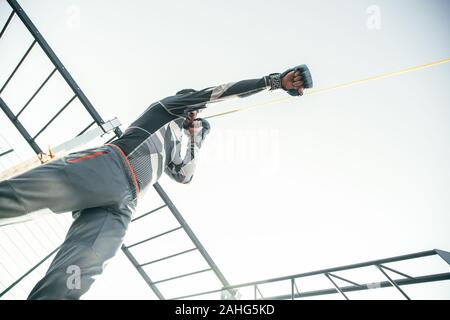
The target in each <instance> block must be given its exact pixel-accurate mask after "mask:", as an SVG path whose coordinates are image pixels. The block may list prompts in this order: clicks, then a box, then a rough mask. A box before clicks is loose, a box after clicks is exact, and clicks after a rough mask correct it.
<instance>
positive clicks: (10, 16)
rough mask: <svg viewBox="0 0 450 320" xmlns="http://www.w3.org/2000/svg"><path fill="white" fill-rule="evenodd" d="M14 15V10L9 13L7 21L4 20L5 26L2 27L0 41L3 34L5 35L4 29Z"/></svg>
mask: <svg viewBox="0 0 450 320" xmlns="http://www.w3.org/2000/svg"><path fill="white" fill-rule="evenodd" d="M14 13H15V12H14V10H13V11H12V12H11V14H10V15H9V17H8V20H6V23H5V25H4V26H3V29H2V31H0V39H1V38H2V36H3V34H4V33H5V31H6V28H8V25H9V23H10V22H11V19H12V18H13V16H14Z"/></svg>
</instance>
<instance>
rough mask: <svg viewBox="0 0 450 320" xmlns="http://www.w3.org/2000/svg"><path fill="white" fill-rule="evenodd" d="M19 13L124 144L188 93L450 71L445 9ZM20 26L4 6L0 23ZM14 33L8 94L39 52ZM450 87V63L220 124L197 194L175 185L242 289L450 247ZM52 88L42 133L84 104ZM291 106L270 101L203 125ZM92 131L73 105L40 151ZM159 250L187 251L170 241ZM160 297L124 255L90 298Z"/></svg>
mask: <svg viewBox="0 0 450 320" xmlns="http://www.w3.org/2000/svg"><path fill="white" fill-rule="evenodd" d="M20 3H21V5H22V6H23V7H24V9H25V10H26V11H27V12H28V14H29V16H30V18H31V19H32V20H33V21H34V23H35V24H36V25H37V27H38V28H39V29H40V31H41V32H42V34H43V35H44V36H45V38H46V39H47V41H48V42H49V44H50V46H52V48H53V49H54V51H55V52H56V54H57V55H58V56H59V57H60V59H61V60H62V61H63V63H64V64H65V66H66V67H67V69H68V70H69V71H70V72H71V74H72V76H73V77H74V78H75V79H76V81H77V82H78V83H79V85H80V86H81V88H82V89H83V90H84V92H85V94H86V95H87V96H88V97H89V99H90V100H91V101H92V103H93V104H94V106H95V107H96V108H97V110H98V111H99V112H100V114H101V115H102V116H103V117H104V118H105V119H111V118H113V117H116V116H117V117H118V118H119V119H120V120H121V121H122V123H123V124H124V125H123V129H125V128H126V126H127V125H128V124H129V123H131V121H133V120H134V119H135V118H136V117H137V116H138V115H139V114H140V113H141V112H142V111H143V110H144V109H145V108H146V107H147V106H148V105H149V104H150V103H152V102H154V101H156V100H159V99H160V98H162V97H165V96H168V95H172V94H174V93H175V92H176V91H178V90H180V89H183V88H197V89H202V88H205V87H209V86H212V85H218V84H222V83H227V82H232V81H238V80H242V79H250V78H259V77H262V76H264V75H267V74H269V73H273V72H283V71H284V70H285V69H287V68H290V67H293V66H295V65H298V64H302V63H306V64H308V66H309V67H310V69H311V72H312V75H313V78H314V84H315V86H316V87H317V88H321V87H325V86H328V85H333V84H339V83H342V82H347V81H352V80H356V79H360V78H365V77H368V76H372V75H376V74H380V73H384V72H390V71H395V70H400V69H403V68H406V67H410V66H415V65H419V64H424V63H429V62H433V61H437V60H441V59H445V58H449V57H450V43H449V41H448V39H449V30H450V19H449V12H450V10H449V9H450V4H449V2H448V1H446V0H442V1H439V0H432V1H424V0H422V1H416V0H414V1H411V0H408V1H406V0H398V1H392V0H391V1H366V0H358V1H356V0H352V1H331V0H328V1H320V2H319V1H301V0H297V1H278V2H270V1H269V2H262V1H235V0H231V1H230V0H229V1H177V2H173V1H171V2H167V1H166V2H164V1H158V2H155V1H143V0H141V1H137V0H134V1H118V0H114V1H100V0H95V1H81V0H79V1H77V0H71V1H61V0H59V1H55V0H53V1H52V0H40V1H31V0H26V1H24V0H22V1H20ZM8 15H9V6H8V5H7V3H6V1H2V2H1V4H0V25H3V23H4V22H5V21H6V19H7V17H8ZM8 32H9V33H6V34H5V36H4V39H2V42H1V43H0V83H3V82H4V81H5V80H6V77H7V74H8V73H9V72H11V70H12V69H13V68H14V66H15V63H17V57H20V56H21V54H23V52H24V51H25V50H26V48H27V46H28V45H29V43H30V37H29V36H28V35H27V33H26V31H25V30H23V28H22V27H21V26H20V23H19V21H18V19H16V20H13V22H12V24H11V26H10V28H9V29H8ZM31 57H32V58H33V59H34V60H33V62H30V63H28V64H26V65H24V67H23V70H21V73H18V75H17V79H15V81H14V82H12V83H11V85H10V86H9V87H8V88H7V90H5V92H4V93H3V94H2V98H4V99H5V100H6V101H7V102H8V103H9V104H10V105H11V108H12V109H13V110H15V111H18V110H19V109H20V106H22V105H23V104H24V103H25V102H26V101H27V99H28V97H29V96H30V94H31V93H32V92H33V90H34V89H33V88H36V86H37V85H38V84H39V82H40V81H42V80H43V79H45V77H46V76H47V75H48V73H49V72H50V71H51V68H50V64H49V63H47V62H46V61H45V57H44V56H43V55H42V53H41V52H39V50H35V51H33V52H32V54H31ZM30 60H31V59H30ZM449 72H450V65H449V64H443V65H439V66H435V67H431V68H428V69H425V70H421V71H417V72H414V73H409V74H405V75H401V76H398V77H394V78H389V79H384V80H379V81H373V82H370V83H366V84H362V85H358V86H353V87H350V88H345V89H341V90H336V91H331V92H327V93H324V94H320V95H311V96H305V97H301V98H298V99H293V100H289V101H288V102H283V103H275V104H272V105H270V106H264V107H261V108H255V109H252V110H251V111H250V110H249V111H246V112H240V113H235V114H231V115H228V116H224V117H220V118H214V119H211V127H212V129H211V133H210V135H209V136H208V137H207V140H206V142H205V144H204V146H203V147H202V150H201V154H200V160H199V163H198V167H197V172H196V174H195V176H194V179H193V182H192V183H191V184H189V185H179V184H176V183H175V182H173V181H171V180H170V179H169V178H167V177H163V178H162V179H161V180H160V183H161V185H162V186H163V187H164V188H165V190H166V191H167V192H168V194H169V196H170V197H171V198H172V200H173V201H174V202H175V204H176V205H177V207H178V208H179V210H180V211H181V212H182V214H183V215H184V217H185V219H186V220H187V221H188V223H189V224H190V225H191V227H192V228H193V230H194V232H195V233H196V234H197V236H198V237H199V238H200V240H201V241H202V242H203V244H204V245H205V247H206V248H207V250H208V251H209V253H210V254H211V256H212V257H213V259H214V260H215V261H216V263H217V264H218V265H219V267H220V268H221V269H222V271H223V273H224V274H225V275H226V277H227V278H228V280H229V281H230V282H231V283H240V282H247V281H251V280H259V279H264V278H269V277H275V276H283V275H287V274H294V273H300V272H303V271H311V270H315V269H320V268H325V267H332V266H338V265H344V264H349V263H356V262H362V261H366V260H371V259H377V258H384V257H390V256H395V255H401V254H406V253H412V252H416V251H422V250H429V249H433V248H439V249H443V250H450V236H449V233H448V226H449V225H450V216H449V212H450V197H449V196H448V195H449V192H450V151H449V145H450V126H449V124H450V108H449V107H450V106H449V95H450V92H449V90H448V86H449V80H450V73H449ZM49 86H50V89H48V92H46V93H47V94H42V97H41V96H40V97H39V99H36V100H37V101H36V102H35V103H34V104H33V105H32V106H30V115H25V114H24V116H23V122H24V123H25V125H27V127H28V128H31V129H30V130H31V131H33V130H34V131H33V132H36V130H37V129H38V127H40V126H42V124H45V122H46V121H47V120H48V119H49V118H50V117H51V116H52V115H53V114H54V113H55V112H56V111H57V110H58V108H59V107H60V106H61V105H62V104H63V103H64V102H65V101H67V99H68V98H70V91H69V90H68V89H67V88H65V87H64V85H63V82H62V81H58V79H57V78H56V79H55V81H53V82H52V83H49ZM44 96H45V97H44ZM286 96H287V94H286V93H284V92H264V93H261V94H258V95H256V96H254V97H252V98H248V99H242V100H239V101H233V102H230V103H226V104H222V105H217V106H216V105H214V106H211V108H210V109H208V110H206V111H205V112H204V114H202V116H203V115H205V116H206V115H212V114H214V113H216V112H219V111H222V110H227V109H230V108H232V107H235V106H240V107H246V106H251V105H254V104H258V103H264V102H268V101H271V100H276V99H280V98H283V97H286ZM77 108H78V109H77ZM88 123H89V118H88V117H87V116H86V115H85V114H84V113H83V112H82V108H81V106H79V105H77V104H75V105H74V107H73V110H68V112H67V115H65V119H63V121H62V122H61V123H59V124H55V126H54V127H53V128H51V130H53V131H49V133H48V134H47V135H43V136H42V137H41V140H40V143H42V144H43V145H47V144H51V145H54V144H57V143H61V142H63V141H65V140H67V139H69V138H70V137H71V136H73V132H75V131H77V130H78V131H80V130H81V129H82V128H83V126H84V125H87V124H88ZM68 127H70V128H73V130H74V131H73V130H72V131H70V130H68V129H67V128H68ZM0 128H1V134H2V136H4V137H5V138H6V139H7V140H8V141H9V142H10V143H12V144H14V146H15V149H17V150H16V151H17V154H18V156H20V157H21V158H23V159H26V158H27V157H29V156H31V155H32V152H30V150H29V149H27V146H26V145H25V144H24V143H23V141H22V140H21V138H20V137H19V136H18V135H17V134H16V133H14V130H12V128H11V127H10V126H9V125H8V123H7V121H6V119H5V117H4V116H0ZM0 143H1V141H0ZM1 146H2V147H4V145H1ZM154 199H156V198H154V197H152V196H151V195H149V197H148V199H146V200H144V201H142V203H141V205H140V208H139V212H144V211H146V210H149V209H151V208H154V207H156V206H158V205H159V204H160V202H157V201H154ZM156 202H157V203H156ZM165 214H166V215H169V213H168V212H166V213H165ZM161 219H162V218H161ZM64 221H66V220H64ZM168 224H170V222H168ZM152 226H153V227H154V226H155V225H152V224H151V223H150V222H149V227H148V228H149V229H146V227H142V226H141V227H140V228H137V229H139V230H137V231H136V230H133V229H132V230H130V233H129V238H128V240H127V241H129V242H128V243H131V242H132V241H131V240H135V239H143V238H146V237H149V236H151V235H152V234H156V233H159V232H163V231H165V228H164V227H161V228H160V229H158V230H156V228H155V230H154V232H150V231H149V230H150V229H151V228H152ZM24 236H26V234H24ZM17 241H19V240H17ZM19 244H20V241H19ZM161 248H162V253H164V252H166V253H167V254H170V253H171V252H173V251H170V250H169V249H167V250H165V247H164V242H162V244H161V247H160V248H159V249H161ZM4 250H6V251H7V250H10V248H9V249H8V248H4ZM148 251H149V252H150V253H154V252H155V251H152V249H151V248H149V249H148ZM45 252H46V251H45ZM2 260H3V258H2ZM445 267H447V268H448V265H447V266H446V265H445V264H444V265H442V264H439V263H436V264H434V263H432V267H424V266H421V267H415V266H413V265H405V266H404V268H405V269H403V270H405V272H406V271H411V272H412V273H418V274H426V273H428V272H433V270H440V271H439V272H442V270H445ZM434 268H436V269H434ZM447 271H448V270H447ZM155 272H156V271H155ZM360 276H361V277H363V278H364V277H365V276H364V275H360ZM375 277H379V275H376V276H375ZM155 278H158V277H155ZM364 279H365V278H364ZM380 279H381V278H380ZM371 281H375V280H374V279H373V278H372V280H371ZM437 287H438V290H435V291H428V290H426V288H428V287H426V286H425V287H424V286H422V287H420V286H419V289H414V288H411V289H409V288H407V289H409V291H408V292H410V293H411V296H412V297H413V298H426V297H441V298H442V297H445V298H450V285H449V284H448V283H446V284H445V283H444V284H441V285H438V286H437ZM167 290H169V289H167ZM170 290H172V291H171V292H170V293H177V292H179V291H177V289H176V288H171V289H170ZM386 292H387V293H386V295H385V297H389V298H390V297H392V298H400V297H399V295H398V294H397V293H395V292H393V291H386ZM371 294H374V293H371ZM169 296H170V294H169ZM367 296H370V295H367ZM375 296H376V294H375ZM146 297H151V294H150V295H149V294H148V289H147V288H146V287H145V284H144V283H143V281H142V280H141V279H140V278H139V276H138V275H137V273H136V271H135V270H134V269H133V268H132V267H130V265H129V263H128V262H127V261H125V258H124V257H123V256H122V255H119V256H118V258H117V259H116V260H114V261H113V262H111V265H110V267H109V268H108V269H107V271H106V272H105V274H104V276H102V277H100V280H99V281H98V283H96V284H95V285H94V286H93V288H92V290H91V292H89V293H88V294H87V295H86V298H146ZM350 297H351V296H350ZM360 297H363V296H360ZM364 297H366V296H364Z"/></svg>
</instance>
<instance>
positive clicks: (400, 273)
mask: <svg viewBox="0 0 450 320" xmlns="http://www.w3.org/2000/svg"><path fill="white" fill-rule="evenodd" d="M380 267H382V268H383V269H387V270H389V271H392V272H394V273H396V274H399V275H401V276H402V277H405V278H409V279H414V277H411V276H409V275H407V274H406V273H403V272H400V271H398V270H395V269H392V268H389V267H386V266H385V265H383V264H380Z"/></svg>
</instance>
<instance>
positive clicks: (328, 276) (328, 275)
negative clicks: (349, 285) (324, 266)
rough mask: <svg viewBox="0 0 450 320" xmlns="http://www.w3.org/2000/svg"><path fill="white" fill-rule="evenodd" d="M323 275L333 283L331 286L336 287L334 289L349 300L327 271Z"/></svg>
mask: <svg viewBox="0 0 450 320" xmlns="http://www.w3.org/2000/svg"><path fill="white" fill-rule="evenodd" d="M325 276H326V277H327V278H328V280H330V281H331V283H332V284H333V286H334V287H335V288H336V290H337V291H338V292H339V293H340V294H341V295H343V296H344V298H345V300H350V299H349V298H348V297H347V296H346V295H345V293H344V291H342V290H341V288H339V286H338V285H337V284H336V282H334V280H333V279H332V278H331V276H330V274H329V273H325Z"/></svg>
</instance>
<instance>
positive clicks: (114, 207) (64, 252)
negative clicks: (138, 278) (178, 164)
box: [0, 145, 136, 299]
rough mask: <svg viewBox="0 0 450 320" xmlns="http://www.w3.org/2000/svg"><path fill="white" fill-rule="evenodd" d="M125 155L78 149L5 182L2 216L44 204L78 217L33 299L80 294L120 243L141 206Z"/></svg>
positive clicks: (110, 149)
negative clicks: (138, 207)
mask: <svg viewBox="0 0 450 320" xmlns="http://www.w3.org/2000/svg"><path fill="white" fill-rule="evenodd" d="M126 161H127V160H126V159H125V157H124V156H122V155H121V153H120V151H119V150H118V149H117V148H116V147H114V146H110V145H107V146H102V147H98V148H93V149H87V150H84V151H80V152H74V153H71V154H69V155H68V156H66V157H64V158H61V159H58V160H55V161H52V162H50V163H48V164H45V165H42V166H39V167H37V168H34V169H32V170H30V171H28V172H26V173H23V174H21V175H19V176H16V177H14V178H11V179H9V180H5V181H1V182H0V219H1V218H11V217H17V216H21V215H25V214H28V213H32V212H36V211H38V210H41V209H50V210H51V211H53V212H55V213H62V212H73V213H74V217H75V220H74V222H73V223H72V226H71V227H70V229H69V232H68V233H67V236H66V239H65V240H64V243H63V244H62V246H61V248H60V250H59V252H58V254H57V255H56V257H55V258H54V260H53V261H52V263H51V265H50V267H49V269H48V271H47V273H46V275H45V276H44V278H43V279H42V280H41V281H39V282H38V283H37V285H36V286H35V287H34V289H33V290H32V292H31V293H30V295H29V297H28V298H29V299H78V298H80V296H81V295H82V294H84V293H85V292H86V291H87V290H88V289H89V287H90V286H91V284H92V283H93V282H94V276H96V275H98V274H100V273H102V271H103V269H104V266H105V263H106V262H107V261H108V260H109V259H111V258H112V257H113V256H114V255H115V254H116V252H117V251H118V249H119V248H120V246H121V244H122V242H123V238H124V236H125V232H126V230H127V227H128V224H129V222H130V220H131V215H132V214H133V212H134V210H135V206H136V199H135V194H136V192H135V190H134V189H133V188H134V186H133V180H132V176H131V173H130V172H129V171H128V170H129V169H128V166H127V163H126Z"/></svg>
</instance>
